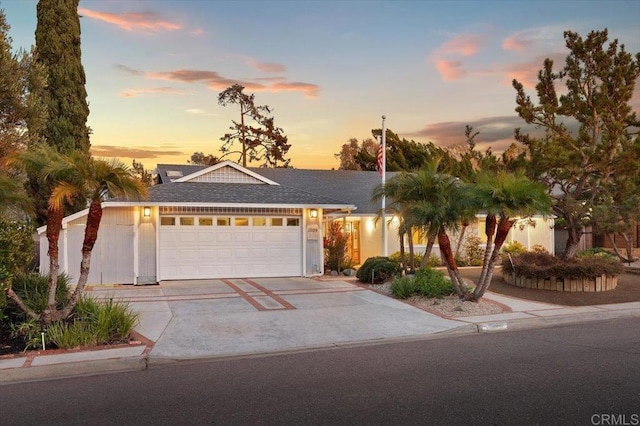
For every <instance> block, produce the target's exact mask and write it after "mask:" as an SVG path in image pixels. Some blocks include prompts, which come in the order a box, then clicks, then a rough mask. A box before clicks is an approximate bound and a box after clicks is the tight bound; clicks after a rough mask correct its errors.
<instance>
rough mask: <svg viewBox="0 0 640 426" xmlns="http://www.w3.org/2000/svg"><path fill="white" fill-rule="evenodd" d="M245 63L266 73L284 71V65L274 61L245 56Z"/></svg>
mask: <svg viewBox="0 0 640 426" xmlns="http://www.w3.org/2000/svg"><path fill="white" fill-rule="evenodd" d="M246 64H247V65H249V66H250V67H252V68H255V69H257V70H260V71H263V72H267V73H283V72H285V71H286V67H285V66H284V65H282V64H277V63H274V62H260V61H257V60H255V59H253V58H247V59H246Z"/></svg>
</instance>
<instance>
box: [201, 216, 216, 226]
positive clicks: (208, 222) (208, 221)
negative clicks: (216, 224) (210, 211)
mask: <svg viewBox="0 0 640 426" xmlns="http://www.w3.org/2000/svg"><path fill="white" fill-rule="evenodd" d="M198 225H200V226H213V218H210V217H199V218H198Z"/></svg>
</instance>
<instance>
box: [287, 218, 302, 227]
mask: <svg viewBox="0 0 640 426" xmlns="http://www.w3.org/2000/svg"><path fill="white" fill-rule="evenodd" d="M287 226H300V219H299V218H297V217H289V218H287Z"/></svg>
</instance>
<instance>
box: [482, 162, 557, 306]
mask: <svg viewBox="0 0 640 426" xmlns="http://www.w3.org/2000/svg"><path fill="white" fill-rule="evenodd" d="M474 192H475V200H476V202H477V205H478V208H479V209H481V210H484V211H485V212H486V213H487V218H486V220H485V233H486V235H487V245H486V248H485V253H484V259H483V262H482V272H481V274H480V279H479V281H478V283H477V285H476V288H475V290H474V292H473V299H474V300H476V301H477V300H480V298H481V297H482V296H483V295H484V293H485V292H486V291H487V289H488V288H489V285H490V283H491V278H492V277H493V270H494V267H495V264H496V262H497V260H498V256H499V253H500V249H501V248H502V245H503V244H504V242H505V240H506V239H507V236H508V234H509V230H510V229H511V227H512V226H513V224H514V223H515V219H514V217H515V216H530V215H533V214H546V213H548V212H549V211H550V209H551V198H550V197H549V195H548V194H547V191H546V188H545V186H544V185H542V184H540V183H539V182H533V181H531V180H529V179H528V178H527V177H526V176H524V175H521V174H514V173H506V172H500V173H497V174H489V173H486V174H482V175H480V176H479V177H478V179H477V183H476V184H475V186H474Z"/></svg>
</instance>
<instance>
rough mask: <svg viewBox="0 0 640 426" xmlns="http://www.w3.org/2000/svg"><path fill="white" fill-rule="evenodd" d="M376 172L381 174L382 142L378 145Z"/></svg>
mask: <svg viewBox="0 0 640 426" xmlns="http://www.w3.org/2000/svg"><path fill="white" fill-rule="evenodd" d="M378 174H379V175H380V176H382V142H380V145H378Z"/></svg>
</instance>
